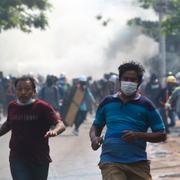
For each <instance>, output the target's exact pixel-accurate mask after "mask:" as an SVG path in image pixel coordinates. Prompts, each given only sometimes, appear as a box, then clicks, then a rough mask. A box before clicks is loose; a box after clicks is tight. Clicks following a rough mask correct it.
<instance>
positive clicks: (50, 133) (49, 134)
mask: <svg viewBox="0 0 180 180" xmlns="http://www.w3.org/2000/svg"><path fill="white" fill-rule="evenodd" d="M57 135H58V133H57V132H56V131H55V130H49V131H47V132H46V134H45V136H44V137H45V138H48V137H55V136H57Z"/></svg>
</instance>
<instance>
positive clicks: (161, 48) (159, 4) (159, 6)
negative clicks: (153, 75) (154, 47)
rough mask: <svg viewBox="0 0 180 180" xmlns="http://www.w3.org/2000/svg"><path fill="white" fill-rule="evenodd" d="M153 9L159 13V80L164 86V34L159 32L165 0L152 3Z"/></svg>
mask: <svg viewBox="0 0 180 180" xmlns="http://www.w3.org/2000/svg"><path fill="white" fill-rule="evenodd" d="M154 9H155V11H156V12H157V13H158V15H159V61H160V66H161V67H160V72H159V73H160V80H161V84H162V86H165V77H166V74H167V72H166V36H165V34H162V32H161V22H162V21H163V19H164V16H165V12H166V9H167V0H157V1H155V3H154Z"/></svg>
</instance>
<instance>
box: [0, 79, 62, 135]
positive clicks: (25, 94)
mask: <svg viewBox="0 0 180 180" xmlns="http://www.w3.org/2000/svg"><path fill="white" fill-rule="evenodd" d="M35 94H36V92H35V89H34V88H33V86H32V82H31V81H30V80H24V81H18V83H17V85H16V97H17V98H18V99H19V101H20V102H21V103H26V102H28V101H29V99H31V98H33V97H34V96H35ZM56 115H57V117H58V122H57V123H56V125H55V127H54V128H53V129H50V130H49V131H47V132H46V134H45V135H44V137H45V138H48V137H54V136H57V135H58V134H60V133H62V132H63V131H64V130H65V125H64V123H63V122H62V121H61V117H60V114H58V113H56ZM9 130H10V127H8V123H7V121H5V122H4V123H3V125H2V126H1V128H0V136H2V135H4V134H6V133H7V132H8V131H9Z"/></svg>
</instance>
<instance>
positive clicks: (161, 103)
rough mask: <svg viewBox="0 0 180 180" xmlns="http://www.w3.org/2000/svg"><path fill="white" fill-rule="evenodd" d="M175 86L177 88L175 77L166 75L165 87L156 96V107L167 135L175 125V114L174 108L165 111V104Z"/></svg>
mask: <svg viewBox="0 0 180 180" xmlns="http://www.w3.org/2000/svg"><path fill="white" fill-rule="evenodd" d="M176 86H177V81H176V77H175V76H174V75H172V74H170V75H169V74H168V76H167V77H166V87H165V88H163V89H162V90H161V91H160V93H159V95H158V96H157V102H158V104H157V106H158V108H159V111H160V114H161V116H162V118H163V121H164V124H165V126H166V130H167V133H169V127H171V126H174V125H175V118H176V114H175V109H174V106H172V108H171V109H169V110H167V108H166V106H165V104H166V102H167V100H168V98H169V97H170V96H171V94H172V92H173V90H174V89H175V87H176ZM168 120H169V122H168Z"/></svg>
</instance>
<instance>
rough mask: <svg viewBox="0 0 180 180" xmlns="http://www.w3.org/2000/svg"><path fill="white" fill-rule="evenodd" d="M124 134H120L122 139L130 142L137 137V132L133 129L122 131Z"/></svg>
mask: <svg viewBox="0 0 180 180" xmlns="http://www.w3.org/2000/svg"><path fill="white" fill-rule="evenodd" d="M123 133H124V135H123V136H122V138H123V140H124V141H126V142H128V143H132V142H133V141H134V140H135V139H136V138H137V132H133V131H124V132H123Z"/></svg>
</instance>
